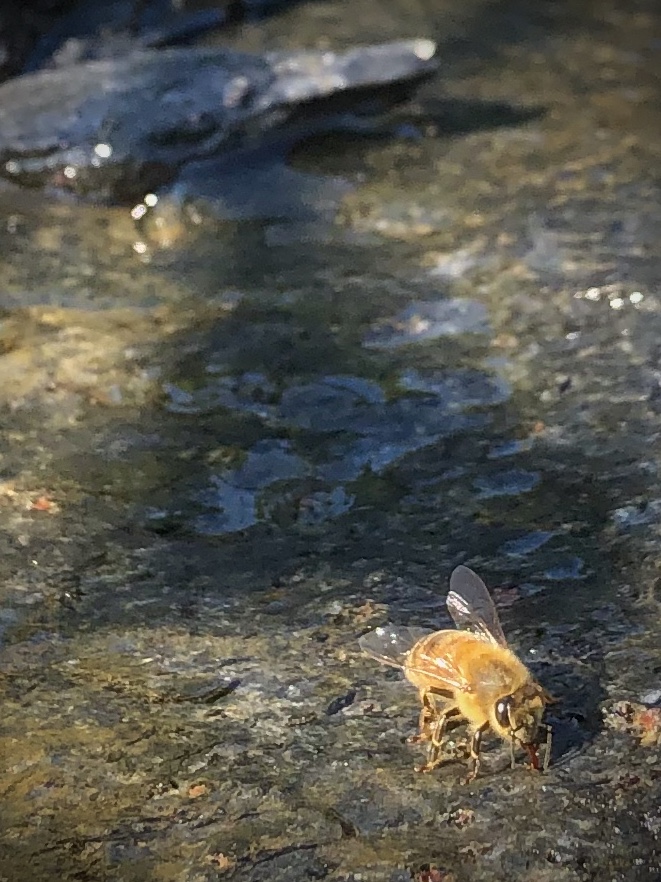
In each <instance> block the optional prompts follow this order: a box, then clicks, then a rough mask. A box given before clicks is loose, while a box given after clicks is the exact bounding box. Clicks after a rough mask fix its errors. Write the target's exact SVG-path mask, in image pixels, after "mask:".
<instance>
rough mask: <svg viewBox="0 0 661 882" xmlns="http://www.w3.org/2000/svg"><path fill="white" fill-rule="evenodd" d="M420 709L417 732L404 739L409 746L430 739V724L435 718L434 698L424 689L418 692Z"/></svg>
mask: <svg viewBox="0 0 661 882" xmlns="http://www.w3.org/2000/svg"><path fill="white" fill-rule="evenodd" d="M420 701H421V702H422V709H421V710H420V717H419V718H418V731H417V733H416V734H415V735H409V737H408V738H407V739H406V740H407V742H408V743H409V744H419V743H420V742H421V741H429V740H430V738H431V737H432V732H431V730H432V723H433V722H434V720H435V719H436V718H437V713H438V712H437V710H436V702H435V701H434V696H433V695H431V694H430V693H429V692H428V691H427V690H426V689H421V690H420Z"/></svg>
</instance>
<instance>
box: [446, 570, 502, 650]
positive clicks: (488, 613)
mask: <svg viewBox="0 0 661 882" xmlns="http://www.w3.org/2000/svg"><path fill="white" fill-rule="evenodd" d="M447 604H448V610H449V612H450V615H451V616H452V618H453V619H454V623H455V625H456V626H457V628H459V629H460V630H461V631H470V632H471V633H472V634H475V635H476V636H477V637H479V638H480V639H481V640H486V641H487V642H488V643H496V644H498V645H500V646H507V640H506V639H505V635H504V634H503V629H502V628H501V626H500V620H499V618H498V613H497V611H496V607H495V605H494V602H493V600H492V599H491V595H490V594H489V591H488V589H487V586H486V585H485V584H484V582H483V581H482V579H480V577H479V576H478V575H477V574H476V573H474V572H473V571H472V570H469V569H468V567H457V569H456V570H454V572H453V573H452V575H451V576H450V592H449V594H448V599H447Z"/></svg>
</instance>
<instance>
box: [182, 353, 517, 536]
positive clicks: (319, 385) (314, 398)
mask: <svg viewBox="0 0 661 882" xmlns="http://www.w3.org/2000/svg"><path fill="white" fill-rule="evenodd" d="M400 380H401V382H400V385H401V387H402V389H408V390H410V391H407V392H402V393H401V394H400V395H399V396H398V397H395V398H393V399H392V400H388V399H387V398H386V396H385V394H384V392H383V390H382V389H381V387H380V386H379V385H378V384H377V383H374V382H373V381H370V380H366V379H364V378H362V377H356V376H328V377H324V378H323V379H320V380H317V381H315V382H311V383H305V384H302V385H298V386H295V385H294V386H290V387H289V388H287V389H286V390H285V391H284V392H283V394H282V395H281V396H280V398H279V400H278V399H277V396H276V393H275V386H274V384H272V383H270V382H269V381H268V380H267V379H266V377H264V376H263V375H262V374H244V375H242V376H240V377H238V378H231V377H214V379H213V382H212V383H210V384H209V385H208V386H206V387H205V388H203V389H201V390H198V391H196V392H195V393H191V392H186V391H184V390H181V389H179V388H178V387H173V386H172V385H168V386H167V387H166V388H165V391H166V392H167V394H168V395H169V405H168V406H169V408H170V409H171V410H173V411H174V412H179V413H182V412H184V413H195V412H196V409H197V410H198V411H202V410H204V411H208V410H209V409H210V408H214V407H221V408H228V409H230V410H237V411H240V412H245V413H249V414H254V415H255V416H258V417H260V418H261V420H262V421H263V424H264V429H265V430H270V431H272V432H276V433H278V434H281V433H282V432H283V431H287V432H293V433H294V435H295V436H296V430H299V432H301V431H302V432H303V433H304V437H298V438H297V437H295V440H292V441H283V440H280V439H278V438H276V437H270V438H266V439H262V440H260V441H259V442H257V443H256V444H255V445H254V446H253V447H252V448H251V449H250V450H249V451H248V453H247V456H246V459H245V461H244V462H243V463H242V465H241V466H240V467H239V468H233V469H226V470H225V471H223V472H222V473H219V474H216V475H214V477H213V478H212V488H211V489H210V490H208V491H205V492H204V493H203V494H202V499H201V501H202V503H203V504H204V506H205V509H206V512H205V514H204V515H203V516H202V518H201V519H198V521H197V525H198V528H199V529H201V530H202V531H203V532H204V533H232V532H236V531H238V530H244V529H246V528H247V527H250V526H252V525H253V524H255V523H257V522H258V521H259V520H260V518H261V519H268V517H269V513H270V512H273V510H274V506H275V507H276V508H277V504H276V499H275V497H276V496H277V493H274V485H277V486H279V487H280V488H281V494H280V495H281V497H282V499H285V498H287V499H292V498H294V499H296V500H297V501H296V505H297V520H299V518H298V513H300V521H299V522H301V523H312V522H314V523H319V522H320V521H322V520H324V519H325V518H333V517H337V516H338V515H341V514H344V513H345V512H346V511H348V510H349V509H350V508H351V506H352V504H353V502H354V499H355V497H354V496H353V494H352V493H351V492H350V491H349V490H348V489H347V488H346V487H345V485H348V484H351V482H353V481H355V480H357V479H358V478H359V477H360V476H361V475H362V474H364V473H372V474H375V475H379V474H381V473H382V472H384V471H385V470H386V469H387V468H388V467H390V466H393V465H395V464H396V463H397V462H398V460H400V459H401V458H402V457H404V456H406V455H407V454H410V453H413V452H415V451H418V450H422V449H423V448H425V447H429V446H431V445H433V444H435V443H437V442H438V441H439V440H440V439H441V438H447V437H450V436H452V435H457V434H459V433H465V432H475V431H477V430H479V429H481V428H483V427H485V426H486V425H487V424H488V423H489V421H490V416H489V413H488V412H486V411H479V412H474V411H472V409H473V408H475V407H483V408H488V407H490V406H494V405H497V404H501V403H502V402H503V401H505V400H506V398H507V397H508V396H509V388H508V387H507V385H506V384H504V383H503V382H501V381H500V380H498V378H494V377H491V376H489V375H487V374H482V373H480V372H479V371H477V370H470V371H463V372H462V371H448V372H447V373H445V374H443V373H442V372H434V374H432V375H429V376H427V377H425V376H423V375H422V374H420V373H418V372H416V371H412V370H409V371H405V372H404V373H403V374H402V376H401V378H400ZM311 480H312V481H313V482H314V484H315V486H314V490H313V491H312V493H311V491H310V489H309V488H310V481H311ZM267 488H268V489H269V491H270V493H269V497H270V498H269V500H268V501H267V500H266V498H265V496H264V491H265V490H266V489H267Z"/></svg>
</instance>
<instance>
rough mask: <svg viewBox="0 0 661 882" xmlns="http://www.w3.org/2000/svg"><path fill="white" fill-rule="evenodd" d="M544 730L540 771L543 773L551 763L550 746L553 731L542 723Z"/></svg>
mask: <svg viewBox="0 0 661 882" xmlns="http://www.w3.org/2000/svg"><path fill="white" fill-rule="evenodd" d="M542 725H543V726H544V728H545V729H546V746H545V748H544V762H543V763H542V771H543V772H545V771H546V770H547V769H548V767H549V764H550V762H551V744H552V742H553V729H552V728H551V727H550V726H549V724H548V723H542Z"/></svg>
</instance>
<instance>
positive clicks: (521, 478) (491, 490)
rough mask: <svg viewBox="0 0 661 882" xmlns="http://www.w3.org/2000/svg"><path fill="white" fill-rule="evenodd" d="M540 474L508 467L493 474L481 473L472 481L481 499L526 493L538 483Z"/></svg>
mask: <svg viewBox="0 0 661 882" xmlns="http://www.w3.org/2000/svg"><path fill="white" fill-rule="evenodd" d="M540 478H541V476H540V474H539V473H538V472H528V471H526V470H525V469H509V470H508V471H506V472H496V474H493V475H481V476H480V477H479V478H476V479H475V481H474V482H473V483H474V484H475V486H476V487H477V489H478V490H479V491H480V496H481V497H482V498H483V499H489V498H490V497H492V496H517V495H518V494H519V493H528V492H529V491H530V490H534V488H535V487H536V486H537V485H538V484H539V481H540Z"/></svg>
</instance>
